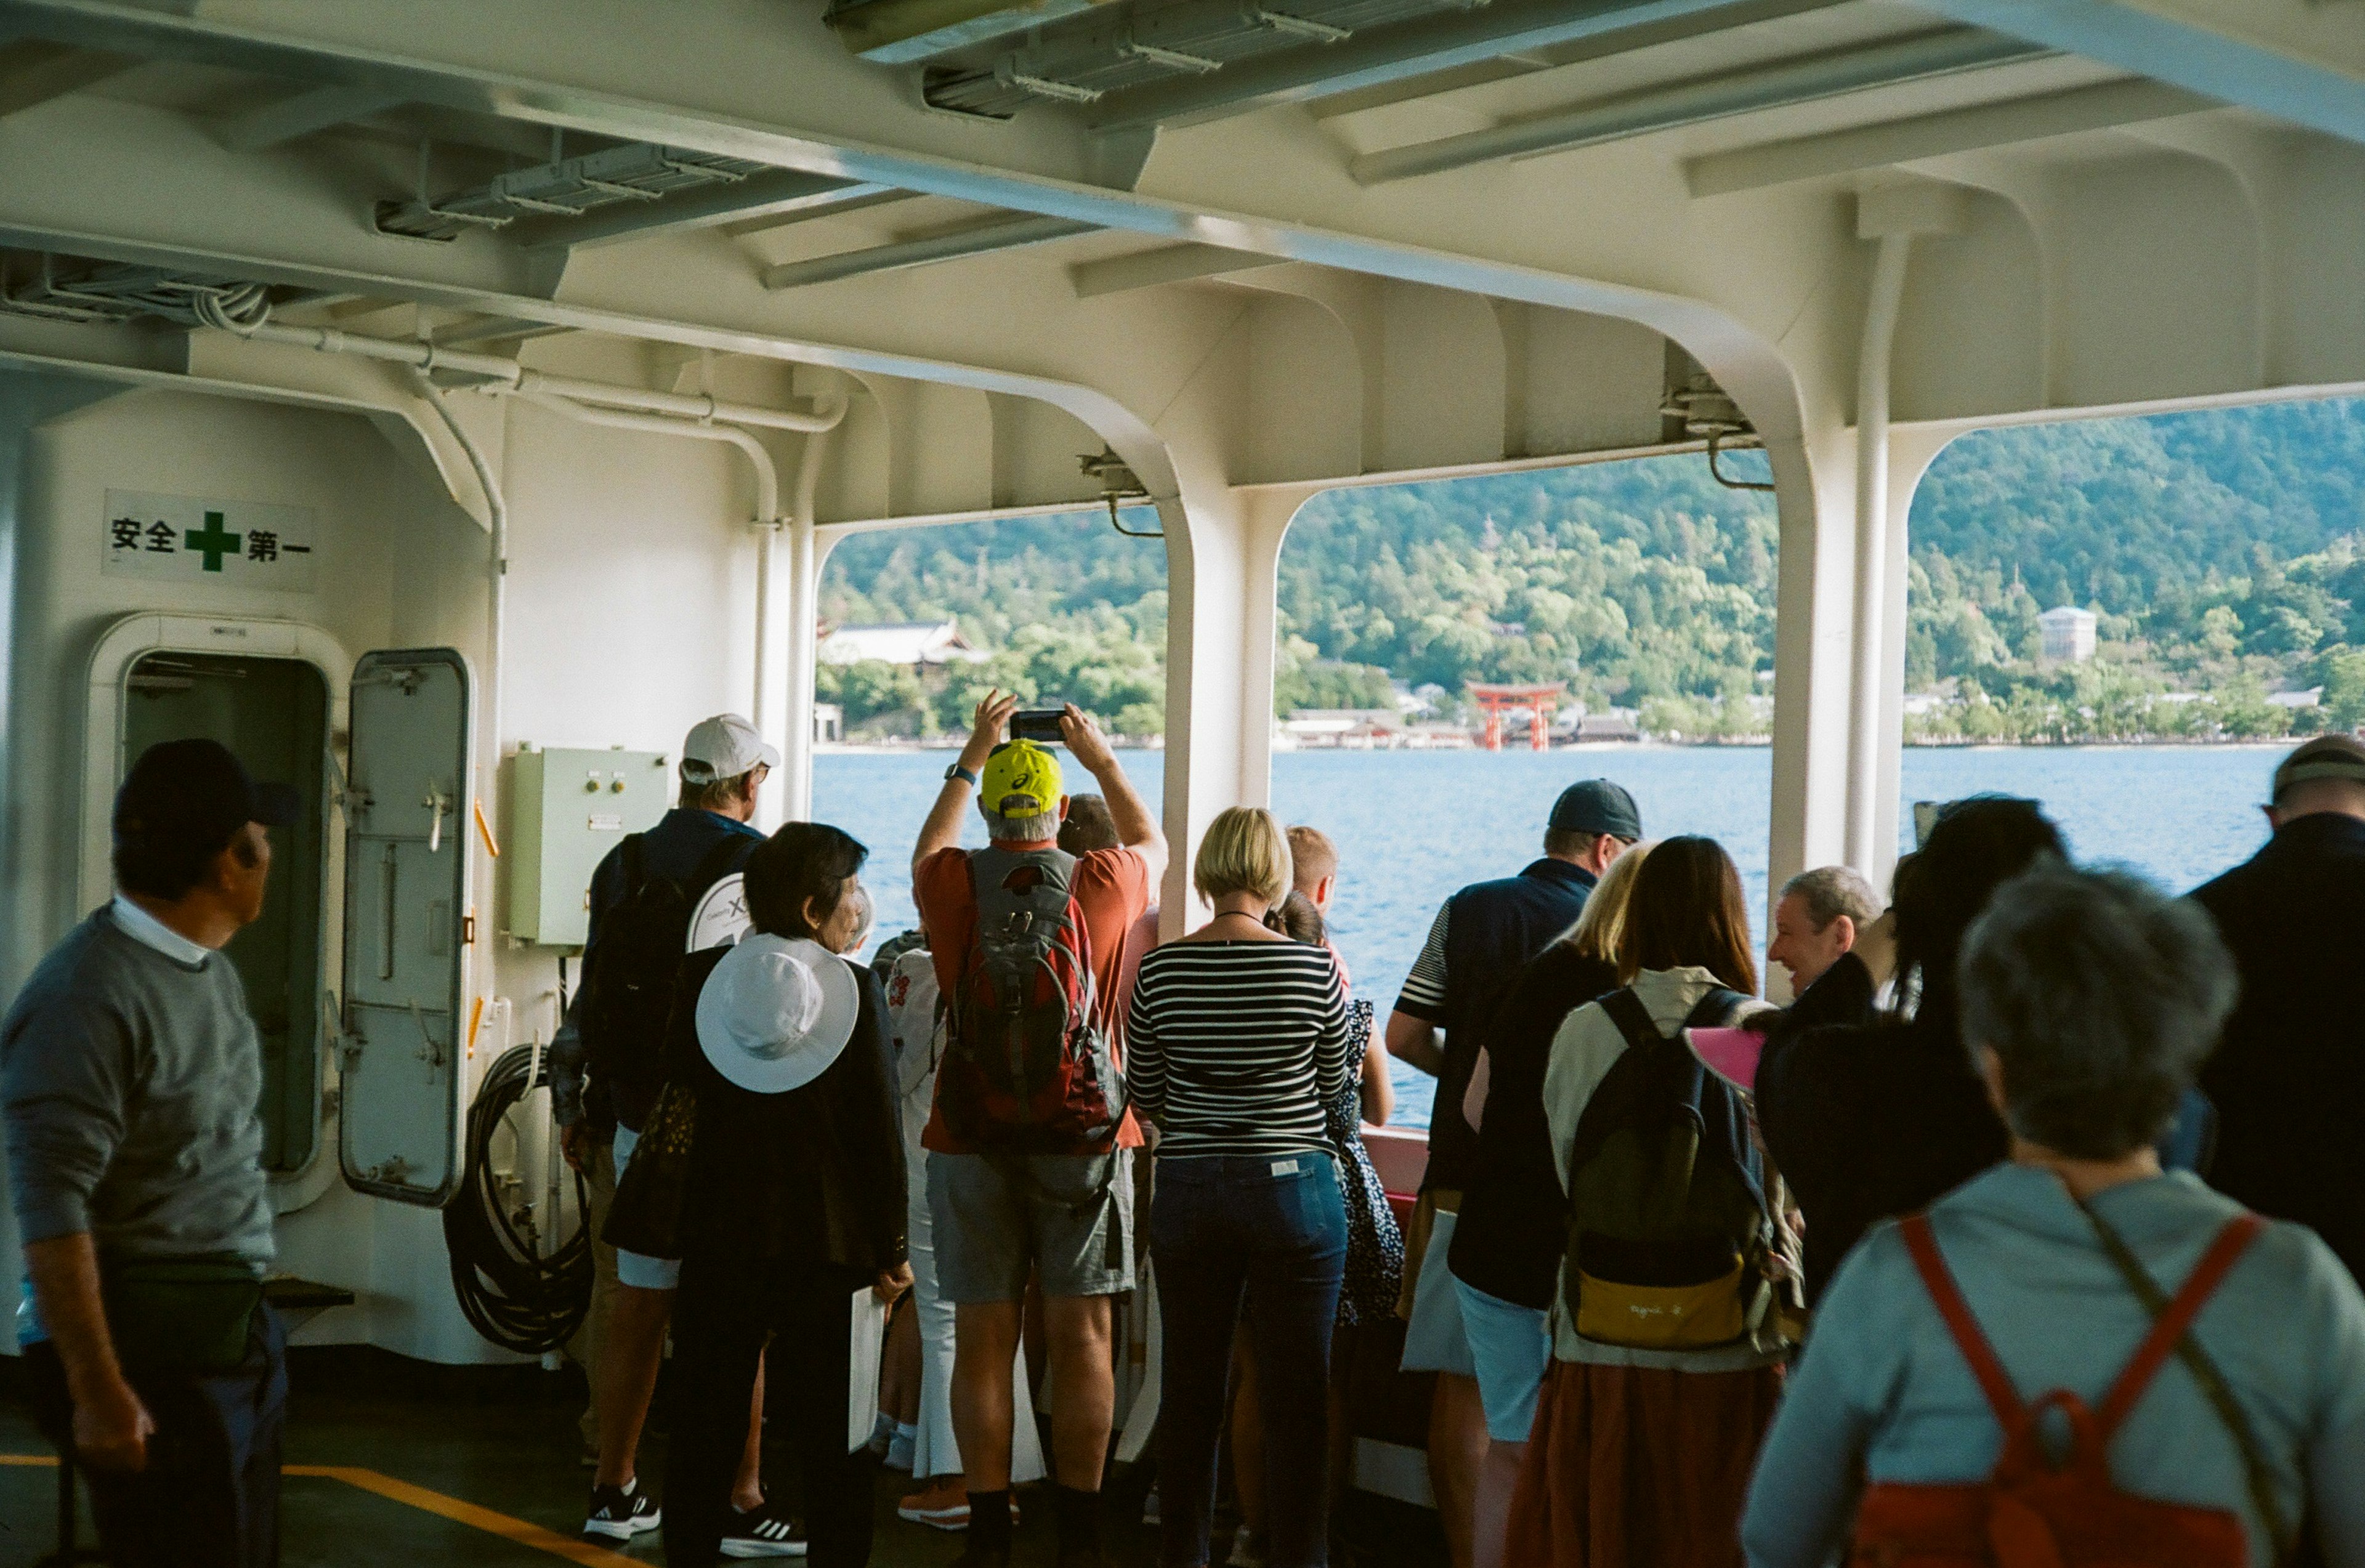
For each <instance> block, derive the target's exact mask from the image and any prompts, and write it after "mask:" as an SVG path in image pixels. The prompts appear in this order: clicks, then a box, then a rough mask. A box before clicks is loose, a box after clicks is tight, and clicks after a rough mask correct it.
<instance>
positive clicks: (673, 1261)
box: [611, 1126, 681, 1291]
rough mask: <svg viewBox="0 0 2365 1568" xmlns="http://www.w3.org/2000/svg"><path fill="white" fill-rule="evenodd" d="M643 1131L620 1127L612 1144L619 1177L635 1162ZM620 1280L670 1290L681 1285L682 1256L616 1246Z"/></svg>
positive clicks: (638, 1287)
mask: <svg viewBox="0 0 2365 1568" xmlns="http://www.w3.org/2000/svg"><path fill="white" fill-rule="evenodd" d="M640 1141H641V1135H640V1134H638V1133H636V1132H634V1131H633V1129H632V1128H630V1127H625V1126H620V1127H618V1128H617V1129H616V1141H615V1143H614V1144H613V1145H612V1146H611V1147H612V1149H613V1152H614V1155H615V1160H616V1180H617V1181H619V1182H622V1180H623V1179H624V1167H625V1166H627V1165H630V1164H631V1163H632V1162H633V1149H634V1148H638V1147H639V1145H640ZM616 1282H617V1283H618V1284H624V1285H631V1286H632V1287H633V1289H635V1290H644V1291H669V1290H676V1289H678V1288H679V1287H680V1285H681V1260H680V1259H678V1258H650V1257H646V1256H644V1255H643V1254H641V1253H638V1252H627V1251H625V1250H624V1249H622V1248H621V1247H619V1248H617V1249H616Z"/></svg>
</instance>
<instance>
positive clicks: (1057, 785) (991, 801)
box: [977, 740, 1067, 817]
mask: <svg viewBox="0 0 2365 1568" xmlns="http://www.w3.org/2000/svg"><path fill="white" fill-rule="evenodd" d="M1066 792H1067V791H1066V790H1065V788H1064V781H1063V780H1062V779H1061V778H1060V776H1059V758H1058V757H1056V756H1052V755H1051V753H1050V750H1049V749H1048V747H1045V746H1039V745H1036V744H1035V743H1034V742H1033V741H1028V740H1016V741H1012V742H1010V743H1009V744H1008V745H1002V746H997V747H995V748H994V751H993V755H992V756H989V757H987V758H986V759H985V777H984V779H983V781H982V782H981V783H980V784H979V786H978V790H977V802H978V804H979V805H981V806H982V807H984V808H985V809H986V810H987V811H989V812H992V813H993V814H994V815H995V816H998V817H1033V816H1040V815H1042V814H1043V813H1044V812H1049V811H1056V810H1058V809H1059V797H1060V796H1061V795H1063V794H1065V793H1066ZM1014 802H1015V803H1016V805H1017V809H1016V810H1012V809H1011V808H1012V805H1013V803H1014Z"/></svg>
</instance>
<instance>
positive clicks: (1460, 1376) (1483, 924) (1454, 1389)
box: [1387, 778, 1642, 1568]
mask: <svg viewBox="0 0 2365 1568" xmlns="http://www.w3.org/2000/svg"><path fill="white" fill-rule="evenodd" d="M1641 837H1642V813H1641V812H1639V811H1637V810H1636V809H1635V805H1634V797H1633V796H1631V795H1630V794H1628V793H1627V792H1626V791H1625V790H1623V789H1622V788H1620V786H1618V785H1616V784H1613V783H1611V782H1610V781H1609V780H1608V779H1607V778H1587V779H1583V780H1581V781H1579V782H1577V783H1575V784H1572V785H1570V786H1569V787H1568V788H1567V789H1565V790H1562V791H1561V794H1560V799H1559V800H1557V801H1554V802H1552V817H1551V820H1550V823H1549V825H1548V826H1547V827H1546V829H1545V832H1544V853H1543V858H1541V859H1540V860H1537V861H1534V862H1532V863H1530V865H1529V866H1528V867H1527V868H1526V869H1524V870H1522V871H1521V872H1520V873H1519V875H1518V876H1516V877H1504V878H1501V879H1497V880H1495V881H1491V882H1477V883H1474V884H1472V885H1471V886H1469V887H1466V888H1464V889H1463V890H1461V891H1460V892H1458V893H1455V894H1454V895H1453V896H1452V898H1450V899H1447V900H1446V901H1445V904H1444V906H1443V907H1442V908H1440V910H1439V911H1438V912H1437V919H1436V920H1435V921H1434V922H1433V923H1432V924H1430V926H1429V941H1428V943H1427V944H1426V945H1425V946H1423V947H1422V948H1421V950H1420V958H1418V960H1417V961H1416V962H1415V963H1414V964H1413V967H1412V973H1411V974H1410V975H1408V976H1407V977H1406V980H1405V983H1404V990H1403V991H1401V992H1399V993H1398V995H1397V997H1396V1005H1395V1012H1394V1013H1393V1014H1390V1015H1389V1018H1388V1033H1387V1041H1388V1052H1389V1054H1390V1055H1392V1056H1394V1057H1396V1058H1398V1059H1400V1060H1403V1061H1407V1062H1409V1063H1411V1064H1412V1065H1413V1066H1414V1067H1417V1068H1418V1069H1419V1070H1421V1071H1423V1072H1427V1073H1432V1074H1434V1075H1435V1076H1436V1078H1437V1081H1438V1083H1437V1099H1436V1103H1435V1105H1434V1107H1433V1108H1432V1109H1431V1111H1430V1113H1429V1170H1428V1174H1427V1175H1426V1176H1424V1177H1423V1178H1422V1181H1421V1202H1420V1206H1419V1207H1418V1209H1417V1210H1416V1211H1415V1212H1414V1215H1413V1225H1412V1233H1411V1234H1410V1235H1409V1236H1407V1238H1406V1242H1407V1254H1406V1255H1407V1262H1408V1264H1409V1265H1410V1266H1409V1267H1408V1268H1407V1271H1406V1275H1405V1286H1406V1294H1407V1298H1408V1306H1400V1307H1399V1311H1401V1312H1405V1313H1406V1315H1407V1316H1408V1317H1409V1318H1410V1323H1409V1325H1408V1326H1407V1328H1406V1331H1405V1352H1404V1370H1405V1371H1407V1372H1435V1373H1437V1374H1438V1377H1437V1393H1436V1396H1435V1399H1434V1402H1433V1403H1432V1404H1431V1406H1430V1408H1429V1479H1430V1483H1431V1489H1432V1490H1433V1491H1434V1492H1435V1493H1436V1495H1437V1506H1438V1516H1439V1521H1440V1523H1441V1524H1442V1525H1443V1526H1444V1527H1445V1540H1446V1547H1447V1550H1448V1551H1449V1552H1450V1553H1451V1555H1452V1560H1453V1563H1454V1568H1463V1565H1465V1564H1467V1563H1469V1562H1471V1561H1472V1555H1473V1550H1474V1541H1473V1504H1474V1499H1475V1495H1476V1491H1477V1484H1478V1473H1479V1470H1480V1468H1481V1466H1482V1464H1483V1463H1484V1461H1485V1453H1486V1425H1485V1410H1484V1408H1483V1406H1481V1404H1480V1401H1479V1397H1478V1383H1477V1368H1476V1364H1475V1362H1474V1361H1473V1360H1472V1358H1471V1354H1470V1346H1469V1341H1468V1340H1467V1338H1465V1337H1464V1335H1463V1326H1462V1314H1461V1309H1460V1306H1459V1304H1458V1301H1457V1298H1456V1296H1455V1294H1454V1290H1453V1280H1452V1275H1451V1274H1450V1273H1449V1272H1448V1271H1447V1269H1446V1264H1445V1257H1446V1253H1447V1251H1448V1249H1450V1248H1451V1247H1452V1241H1453V1222H1454V1216H1455V1215H1457V1214H1458V1213H1459V1212H1460V1210H1461V1207H1462V1189H1463V1184H1464V1183H1465V1182H1466V1181H1467V1180H1468V1177H1469V1174H1470V1165H1471V1161H1472V1159H1474V1156H1475V1154H1476V1150H1477V1143H1478V1135H1477V1133H1476V1132H1475V1131H1474V1129H1473V1128H1472V1127H1471V1126H1470V1124H1469V1123H1468V1122H1467V1121H1465V1120H1464V1119H1463V1114H1462V1099H1463V1091H1464V1090H1466V1089H1467V1088H1468V1087H1469V1085H1470V1074H1471V1070H1472V1069H1473V1068H1474V1066H1475V1065H1476V1062H1477V1058H1478V1046H1479V1038H1478V1036H1479V1032H1480V1031H1479V1025H1482V1024H1483V1023H1484V1021H1485V1019H1486V1018H1488V1017H1489V1016H1491V1015H1492V1014H1493V1013H1494V1011H1495V1005H1496V1002H1498V1001H1499V1000H1500V999H1501V997H1502V996H1503V993H1504V992H1505V991H1507V990H1508V988H1509V986H1510V984H1511V982H1512V981H1513V980H1516V979H1517V978H1518V977H1519V970H1520V969H1521V968H1522V967H1523V966H1525V965H1526V963H1527V961H1528V960H1529V959H1530V958H1534V957H1535V956H1536V955H1537V954H1538V953H1540V952H1541V951H1542V950H1543V949H1544V947H1545V946H1546V945H1548V944H1549V943H1551V942H1552V939H1553V938H1555V937H1557V936H1559V935H1561V933H1563V932H1564V931H1566V930H1567V929H1568V928H1569V927H1570V926H1572V925H1574V924H1576V917H1577V916H1578V915H1579V914H1580V913H1583V912H1584V909H1585V901H1586V895H1587V894H1589V893H1591V892H1592V891H1593V886H1594V883H1595V882H1596V881H1597V879H1599V878H1600V876H1601V873H1602V872H1604V871H1606V870H1608V868H1609V863H1610V862H1611V861H1613V860H1615V859H1617V858H1618V857H1619V856H1620V854H1621V853H1622V852H1623V851H1624V850H1625V848H1626V846H1628V845H1631V844H1632V843H1633V842H1635V840H1637V839H1639V838H1641ZM1440 1036H1442V1038H1441V1040H1440ZM1487 1555H1491V1554H1487Z"/></svg>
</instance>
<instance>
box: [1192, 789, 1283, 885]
mask: <svg viewBox="0 0 2365 1568" xmlns="http://www.w3.org/2000/svg"><path fill="white" fill-rule="evenodd" d="M1293 870H1294V868H1293V866H1292V864H1291V861H1290V856H1289V835H1288V834H1285V833H1283V831H1282V827H1281V823H1280V822H1279V821H1278V820H1277V819H1275V817H1274V816H1273V814H1272V812H1268V811H1266V810H1265V809H1264V808H1263V807H1261V806H1234V807H1232V808H1230V809H1229V810H1227V811H1224V812H1217V813H1216V820H1215V821H1214V822H1211V823H1208V824H1207V836H1206V837H1205V838H1204V839H1201V840H1200V841H1199V858H1198V859H1197V860H1195V861H1194V862H1193V863H1192V867H1191V885H1192V886H1193V887H1194V888H1196V889H1198V890H1199V896H1200V897H1201V898H1203V899H1205V900H1206V901H1207V902H1209V903H1211V904H1212V903H1214V902H1216V900H1217V899H1221V898H1227V897H1229V896H1230V895H1231V894H1233V893H1253V894H1255V895H1256V896H1257V897H1258V898H1261V899H1262V900H1263V901H1264V902H1265V905H1266V907H1267V908H1271V907H1272V906H1273V905H1275V904H1278V903H1280V902H1281V901H1282V900H1283V899H1285V898H1287V897H1288V896H1289V889H1290V880H1291V875H1292V872H1293Z"/></svg>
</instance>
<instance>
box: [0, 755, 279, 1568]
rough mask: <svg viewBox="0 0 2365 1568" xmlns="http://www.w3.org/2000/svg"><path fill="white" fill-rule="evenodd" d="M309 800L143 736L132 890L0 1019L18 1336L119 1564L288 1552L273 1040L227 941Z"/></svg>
mask: <svg viewBox="0 0 2365 1568" xmlns="http://www.w3.org/2000/svg"><path fill="white" fill-rule="evenodd" d="M302 806H303V802H302V801H300V800H299V799H298V797H297V793H296V791H295V790H291V789H289V788H287V787H286V786H285V785H279V784H257V783H255V782H254V781H253V780H252V778H248V777H247V773H246V769H245V768H244V767H241V766H240V764H239V761H238V759H237V758H236V757H234V756H231V755H230V752H229V751H228V750H226V749H225V748H224V747H222V746H221V745H218V744H217V743H215V742H213V741H208V740H183V741H167V742H164V743H163V744H162V745H155V746H151V747H150V748H149V749H148V751H147V752H146V753H145V754H143V755H142V756H140V760H139V761H138V763H136V764H135V765H134V766H133V767H132V769H131V774H130V777H129V778H126V779H125V780H124V784H123V789H122V790H121V792H120V793H118V795H117V796H116V801H115V822H114V828H115V879H116V886H117V888H118V893H117V894H116V897H115V899H114V901H113V902H110V903H109V904H107V905H106V907H104V908H102V909H100V910H98V911H97V912H96V913H94V914H92V915H91V916H90V917H89V918H88V919H87V920H84V922H83V923H82V924H80V925H78V926H76V927H74V929H73V932H72V933H71V934H69V935H67V937H66V939H65V940H64V941H63V942H61V943H60V944H59V945H58V946H56V947H55V948H54V949H52V950H51V951H50V955H49V957H48V958H44V959H43V960H42V961H41V965H40V967H39V969H36V970H35V971H34V972H33V978H32V979H31V980H28V982H27V983H26V986H25V989H24V991H22V992H21V993H20V994H19V995H18V996H17V1002H16V1005H15V1006H14V1007H13V1008H11V1009H10V1010H9V1013H8V1015H7V1018H6V1021H5V1023H0V1115H5V1118H6V1127H7V1141H8V1190H9V1196H10V1199H11V1201H12V1203H13V1204H14V1205H15V1208H16V1214H17V1227H18V1229H19V1230H20V1231H21V1232H22V1234H23V1236H24V1238H25V1262H26V1268H27V1272H28V1281H27V1294H28V1307H29V1308H30V1310H29V1311H27V1312H24V1313H21V1314H20V1315H19V1316H18V1320H17V1321H18V1338H19V1339H20V1341H21V1342H22V1343H23V1346H24V1350H25V1357H26V1363H27V1366H26V1370H27V1372H28V1376H29V1378H30V1380H31V1383H32V1390H33V1398H34V1406H35V1410H36V1414H37V1416H38V1417H39V1420H40V1423H41V1426H42V1428H43V1430H44V1431H45V1432H47V1433H48V1434H49V1435H50V1438H51V1439H54V1440H55V1441H56V1442H57V1443H58V1445H59V1446H60V1447H61V1448H65V1447H67V1446H68V1445H72V1448H73V1451H74V1452H75V1453H76V1454H77V1456H78V1457H79V1458H80V1460H81V1462H83V1463H84V1465H85V1466H87V1467H88V1469H89V1471H90V1473H91V1506H92V1513H93V1514H94V1516H95V1518H96V1521H97V1524H98V1534H99V1541H100V1544H101V1546H102V1547H103V1548H104V1549H105V1551H106V1558H107V1561H109V1562H115V1563H118V1564H122V1565H124V1568H143V1565H146V1564H151V1563H167V1562H169V1563H174V1564H183V1563H189V1564H206V1565H213V1564H219V1565H221V1568H263V1565H266V1564H275V1563H276V1562H278V1560H279V1449H280V1434H281V1429H282V1427H283V1425H284V1418H285V1410H286V1394H287V1379H286V1365H285V1351H286V1341H285V1338H284V1337H283V1336H282V1333H281V1331H280V1328H279V1326H278V1324H277V1323H276V1322H275V1320H274V1318H273V1316H272V1314H271V1309H270V1308H269V1307H267V1306H265V1305H263V1295H262V1277H263V1268H264V1267H265V1265H267V1264H268V1263H269V1262H270V1260H271V1257H272V1238H271V1204H270V1199H269V1194H268V1193H267V1191H266V1189H265V1186H264V1177H263V1167H262V1153H263V1119H262V1115H261V1113H260V1111H259V1109H258V1104H259V1102H260V1099H261V1095H262V1089H263V1065H262V1047H261V1042H260V1039H259V1037H258V1036H257V1035H256V1033H255V1027H254V1020H253V1019H252V1018H251V1017H250V1016H249V1015H248V1014H247V1010H246V992H245V990H244V988H243V986H242V985H241V983H240V980H239V976H238V971H237V969H234V968H233V967H232V966H231V964H230V960H229V959H228V958H224V957H223V956H222V953H221V949H222V948H223V947H224V946H227V945H228V943H229V942H230V938H231V937H232V936H234V935H237V934H238V932H239V930H240V929H241V927H243V926H245V925H247V924H251V923H252V921H253V920H254V919H255V917H256V916H258V915H260V914H261V913H263V886H264V884H265V882H266V881H267V880H268V879H269V877H270V875H271V841H270V838H269V837H268V836H267V835H266V834H265V833H264V831H263V830H264V829H265V828H266V827H273V826H278V825H282V824H285V823H293V822H295V821H296V820H297V818H298V816H299V815H300V814H301V812H302Z"/></svg>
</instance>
